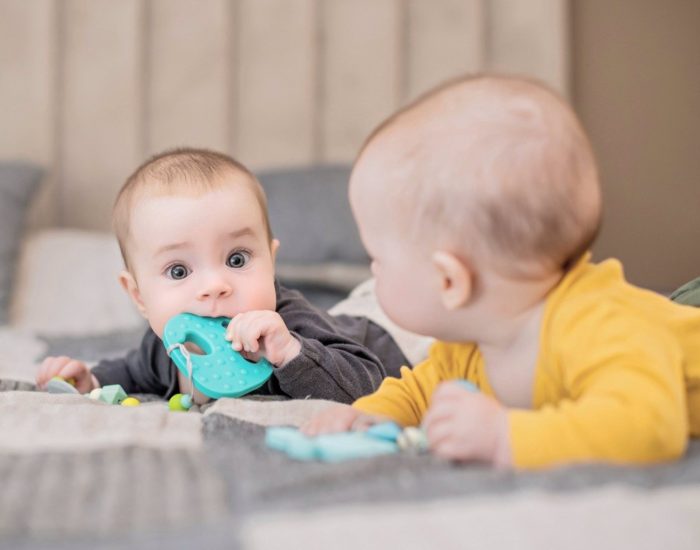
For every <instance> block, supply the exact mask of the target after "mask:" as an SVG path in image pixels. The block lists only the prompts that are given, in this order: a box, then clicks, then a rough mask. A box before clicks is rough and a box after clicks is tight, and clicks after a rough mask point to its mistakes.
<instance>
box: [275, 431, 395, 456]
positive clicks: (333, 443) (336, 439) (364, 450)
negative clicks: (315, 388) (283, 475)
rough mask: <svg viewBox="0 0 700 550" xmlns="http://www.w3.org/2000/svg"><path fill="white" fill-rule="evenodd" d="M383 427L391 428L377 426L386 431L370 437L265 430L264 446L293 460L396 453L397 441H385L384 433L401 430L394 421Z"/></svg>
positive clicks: (363, 433) (370, 434)
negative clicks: (308, 434) (312, 434)
mask: <svg viewBox="0 0 700 550" xmlns="http://www.w3.org/2000/svg"><path fill="white" fill-rule="evenodd" d="M386 424H393V426H384V425H383V424H378V425H377V426H384V428H386V430H385V431H382V429H380V430H379V431H380V432H381V435H379V434H378V435H372V433H371V432H370V433H368V432H340V433H334V434H327V435H318V436H315V437H308V436H306V435H304V434H303V433H301V432H300V431H299V430H298V429H296V428H289V427H273V428H268V429H267V432H266V434H265V444H266V445H267V446H268V447H269V448H270V449H275V450H276V451H281V452H283V453H285V454H286V455H287V456H288V457H289V458H293V459H295V460H303V461H310V460H320V461H321V462H343V461H345V460H354V459H357V458H371V457H374V456H379V455H387V454H393V453H397V452H398V451H399V446H398V445H397V444H396V441H395V440H392V439H389V438H387V437H386V434H385V432H386V433H392V434H396V435H398V433H400V432H401V428H399V427H398V426H397V425H396V424H394V423H393V422H388V423H386Z"/></svg>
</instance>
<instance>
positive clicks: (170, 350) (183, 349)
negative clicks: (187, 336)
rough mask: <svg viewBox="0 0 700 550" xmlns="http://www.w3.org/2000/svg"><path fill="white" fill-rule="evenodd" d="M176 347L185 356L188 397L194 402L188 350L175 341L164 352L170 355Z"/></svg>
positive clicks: (190, 361) (190, 359) (190, 360)
mask: <svg viewBox="0 0 700 550" xmlns="http://www.w3.org/2000/svg"><path fill="white" fill-rule="evenodd" d="M176 349H179V350H180V353H182V355H183V357H184V358H185V361H186V362H187V364H186V365H185V366H186V368H187V378H188V379H189V381H190V399H191V400H192V403H194V381H193V380H192V357H191V356H190V352H189V350H188V349H187V348H186V347H185V346H184V345H183V344H181V343H179V342H175V343H174V344H173V345H172V346H170V347H169V348H168V349H167V350H166V352H167V354H168V356H171V355H172V353H173V351H175V350H176Z"/></svg>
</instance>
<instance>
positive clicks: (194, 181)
mask: <svg viewBox="0 0 700 550" xmlns="http://www.w3.org/2000/svg"><path fill="white" fill-rule="evenodd" d="M236 174H243V175H244V176H246V179H247V180H248V182H249V183H250V186H251V189H252V191H253V193H254V194H255V197H256V198H257V200H258V203H259V205H260V210H261V212H262V216H263V220H264V223H265V230H266V232H267V237H268V239H269V240H272V229H271V228H270V219H269V216H268V211H267V198H266V197H265V191H264V190H263V188H262V186H261V185H260V182H259V181H258V179H257V178H256V177H255V175H254V174H253V173H252V172H251V171H250V170H248V168H246V167H245V166H244V165H243V164H241V163H240V162H238V161H237V160H235V159H233V158H232V157H230V156H228V155H225V154H223V153H219V152H216V151H210V150H208V149H195V148H179V149H171V150H168V151H165V152H163V153H159V154H157V155H155V156H153V157H151V158H149V159H148V160H146V161H145V162H144V163H143V164H141V166H139V167H138V168H137V169H136V170H135V171H134V173H133V174H131V175H130V176H129V177H128V178H127V180H126V182H125V183H124V185H123V186H122V188H121V190H120V191H119V194H118V195H117V198H116V200H115V202H114V209H113V213H112V226H113V229H114V233H115V235H116V237H117V241H118V242H119V248H120V250H121V253H122V258H123V259H124V264H125V266H126V268H127V269H129V255H128V249H127V243H128V240H129V228H130V225H131V223H130V222H131V210H132V208H133V205H134V203H135V202H136V201H137V200H139V199H140V198H142V197H144V196H154V195H155V196H158V195H177V194H186V195H199V194H201V193H206V192H208V191H213V190H216V189H219V188H221V187H223V186H225V185H230V180H227V178H226V176H229V175H236Z"/></svg>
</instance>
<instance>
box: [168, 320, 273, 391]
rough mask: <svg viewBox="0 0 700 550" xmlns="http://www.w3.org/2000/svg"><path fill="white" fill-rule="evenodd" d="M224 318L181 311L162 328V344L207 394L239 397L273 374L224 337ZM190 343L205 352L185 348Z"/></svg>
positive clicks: (184, 372)
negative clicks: (235, 348)
mask: <svg viewBox="0 0 700 550" xmlns="http://www.w3.org/2000/svg"><path fill="white" fill-rule="evenodd" d="M229 321H230V319H228V318H226V317H199V316H198V315H193V314H192V313H181V314H180V315H176V316H175V317H173V318H172V319H170V320H169V321H168V322H167V323H166V325H165V329H164V330H163V343H164V344H165V347H166V349H167V350H168V354H169V355H170V357H171V358H172V360H173V362H174V363H175V365H177V368H178V369H179V370H180V372H182V373H183V374H184V375H185V376H187V378H188V379H190V380H191V381H192V384H193V386H194V387H195V388H196V389H197V390H199V391H200V392H202V393H203V394H204V395H206V396H207V397H211V398H213V399H218V398H220V397H240V396H241V395H245V394H247V393H250V392H251V391H253V390H255V389H257V388H259V387H260V386H262V385H263V384H264V383H265V382H267V380H268V379H269V378H270V376H272V365H271V364H270V363H269V361H267V360H265V359H261V360H260V361H258V362H257V363H254V362H252V361H248V360H247V359H245V358H244V357H243V356H242V355H241V354H240V353H238V352H237V351H236V350H234V349H233V348H232V347H231V343H230V342H227V341H226V339H225V335H226V327H227V326H228V323H229ZM187 342H192V343H193V344H195V345H197V346H198V347H199V348H200V349H201V350H202V351H203V352H204V355H199V354H196V353H193V352H189V351H187V349H186V348H185V344H186V343H187Z"/></svg>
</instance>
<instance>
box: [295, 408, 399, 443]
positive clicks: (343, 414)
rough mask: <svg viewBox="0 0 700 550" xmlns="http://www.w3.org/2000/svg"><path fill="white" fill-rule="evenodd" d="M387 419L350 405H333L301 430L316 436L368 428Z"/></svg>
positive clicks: (312, 418)
mask: <svg viewBox="0 0 700 550" xmlns="http://www.w3.org/2000/svg"><path fill="white" fill-rule="evenodd" d="M385 420H386V418H380V417H378V416H371V415H368V414H365V413H363V412H361V411H359V410H357V409H355V408H353V407H351V406H350V405H333V406H331V407H328V408H327V409H325V410H323V411H321V412H320V413H317V414H315V415H314V416H312V417H311V418H310V419H309V420H308V421H307V422H306V423H305V424H303V425H302V426H301V428H299V430H300V431H301V432H302V433H303V434H304V435H309V436H315V435H321V434H328V433H335V432H347V431H348V430H366V429H367V428H369V427H370V426H371V425H372V424H376V423H378V422H383V421H385Z"/></svg>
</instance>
